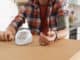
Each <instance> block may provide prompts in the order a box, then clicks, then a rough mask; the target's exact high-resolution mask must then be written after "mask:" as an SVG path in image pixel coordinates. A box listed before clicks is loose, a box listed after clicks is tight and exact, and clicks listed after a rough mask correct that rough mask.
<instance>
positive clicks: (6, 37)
mask: <svg viewBox="0 0 80 60" xmlns="http://www.w3.org/2000/svg"><path fill="white" fill-rule="evenodd" d="M8 35H9V33H6V32H5V34H4V37H5V41H7V40H8Z"/></svg>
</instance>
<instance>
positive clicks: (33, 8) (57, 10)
mask: <svg viewBox="0 0 80 60" xmlns="http://www.w3.org/2000/svg"><path fill="white" fill-rule="evenodd" d="M25 8H26V10H25V12H24V13H22V14H21V15H18V16H16V18H15V19H14V20H13V21H12V23H11V25H14V26H15V27H16V29H18V28H19V27H20V26H21V25H22V24H23V23H24V22H25V19H27V20H28V24H29V27H30V29H31V31H37V32H39V31H40V22H41V16H40V5H39V4H36V3H35V2H34V1H29V2H28V3H26V4H25ZM29 10H30V12H29ZM43 13H44V12H43ZM46 13H47V20H51V22H50V24H49V27H58V26H60V25H59V23H58V24H57V22H58V17H60V16H61V17H63V16H64V11H63V9H62V5H61V4H60V2H55V3H54V2H53V1H52V0H50V2H49V5H48V11H47V12H46ZM20 17H21V18H22V20H20ZM34 20H35V21H34ZM56 20H57V21H56ZM59 22H61V21H59ZM60 24H61V23H60ZM62 25H63V26H64V25H65V23H62ZM35 26H37V27H35Z"/></svg>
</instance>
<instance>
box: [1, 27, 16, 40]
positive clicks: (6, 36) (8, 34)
mask: <svg viewBox="0 0 80 60" xmlns="http://www.w3.org/2000/svg"><path fill="white" fill-rule="evenodd" d="M15 34H16V30H15V28H14V27H12V26H9V27H8V29H7V30H6V31H5V32H0V40H1V41H11V40H14V39H15Z"/></svg>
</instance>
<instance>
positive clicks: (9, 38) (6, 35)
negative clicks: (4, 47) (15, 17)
mask: <svg viewBox="0 0 80 60" xmlns="http://www.w3.org/2000/svg"><path fill="white" fill-rule="evenodd" d="M14 38H15V35H13V34H12V32H11V31H6V32H4V40H5V41H12V40H14Z"/></svg>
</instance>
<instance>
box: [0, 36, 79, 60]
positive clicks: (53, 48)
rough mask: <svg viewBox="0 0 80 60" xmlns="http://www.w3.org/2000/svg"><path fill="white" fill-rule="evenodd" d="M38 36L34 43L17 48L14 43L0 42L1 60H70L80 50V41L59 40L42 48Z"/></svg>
mask: <svg viewBox="0 0 80 60" xmlns="http://www.w3.org/2000/svg"><path fill="white" fill-rule="evenodd" d="M38 39H39V37H38V36H33V43H32V44H29V45H26V46H17V45H15V43H14V42H0V60H70V58H71V57H72V56H73V55H74V54H75V53H76V52H77V51H78V50H80V41H76V40H64V39H62V40H57V41H56V42H55V43H53V44H52V45H50V46H46V47H44V46H40V45H39V43H38Z"/></svg>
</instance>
